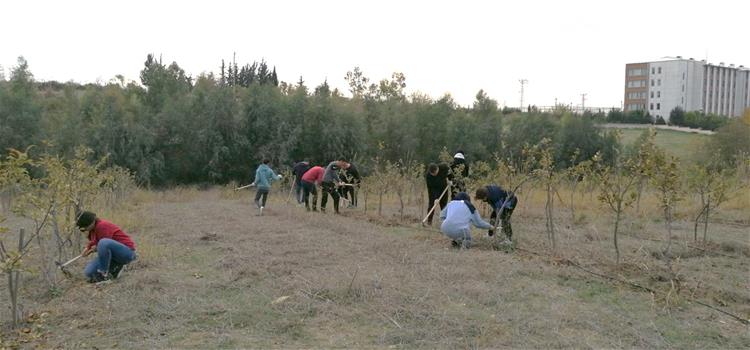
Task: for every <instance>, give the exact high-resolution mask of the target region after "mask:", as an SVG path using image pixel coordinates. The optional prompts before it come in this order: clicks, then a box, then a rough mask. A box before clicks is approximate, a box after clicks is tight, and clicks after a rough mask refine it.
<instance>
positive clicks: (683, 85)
mask: <svg viewBox="0 0 750 350" xmlns="http://www.w3.org/2000/svg"><path fill="white" fill-rule="evenodd" d="M682 92H685V84H682Z"/></svg>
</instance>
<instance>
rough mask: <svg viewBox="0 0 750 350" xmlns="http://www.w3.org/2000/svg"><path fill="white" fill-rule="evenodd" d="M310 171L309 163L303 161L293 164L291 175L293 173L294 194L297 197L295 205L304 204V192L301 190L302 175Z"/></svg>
mask: <svg viewBox="0 0 750 350" xmlns="http://www.w3.org/2000/svg"><path fill="white" fill-rule="evenodd" d="M309 169H310V162H308V161H306V160H303V161H301V162H299V163H297V164H294V168H292V173H294V194H295V195H296V196H297V203H300V204H302V203H304V200H305V199H304V191H303V189H302V175H305V172H307V170H309Z"/></svg>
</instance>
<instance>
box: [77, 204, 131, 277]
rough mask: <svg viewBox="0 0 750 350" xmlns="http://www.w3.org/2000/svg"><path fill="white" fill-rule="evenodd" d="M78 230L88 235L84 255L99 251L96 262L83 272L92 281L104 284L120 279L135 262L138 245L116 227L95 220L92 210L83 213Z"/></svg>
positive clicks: (100, 220) (78, 222)
mask: <svg viewBox="0 0 750 350" xmlns="http://www.w3.org/2000/svg"><path fill="white" fill-rule="evenodd" d="M76 226H78V229H79V230H80V231H81V232H83V233H86V234H87V235H88V239H89V242H88V244H86V247H85V248H84V249H83V252H82V253H81V256H88V255H89V254H91V253H92V252H94V251H95V252H96V255H97V256H96V259H93V260H91V261H90V262H89V263H88V264H87V265H86V268H85V269H84V271H83V273H84V275H85V276H86V278H88V280H89V282H91V283H95V282H101V281H105V280H108V279H114V278H117V277H118V276H119V275H120V272H121V271H122V268H123V267H124V266H125V265H127V264H129V263H130V262H131V261H133V260H135V258H136V254H135V243H133V240H132V239H131V238H130V236H128V234H127V233H125V231H123V230H122V229H121V228H119V227H118V226H117V225H115V224H113V223H111V222H109V221H107V220H104V219H100V218H97V217H96V214H94V213H92V212H90V211H84V212H83V213H81V214H80V215H79V216H78V219H77V220H76Z"/></svg>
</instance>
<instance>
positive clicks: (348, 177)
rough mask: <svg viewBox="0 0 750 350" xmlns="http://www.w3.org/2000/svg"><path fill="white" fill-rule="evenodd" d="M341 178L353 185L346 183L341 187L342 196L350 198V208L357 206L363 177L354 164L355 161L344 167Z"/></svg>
mask: <svg viewBox="0 0 750 350" xmlns="http://www.w3.org/2000/svg"><path fill="white" fill-rule="evenodd" d="M341 179H342V180H343V181H344V182H346V183H347V184H350V185H352V186H348V185H344V186H341V188H340V189H339V190H340V192H341V197H343V198H346V199H347V200H349V205H348V206H347V207H348V208H356V207H357V192H358V191H359V185H360V183H362V177H360V175H359V170H357V167H356V166H354V164H353V163H349V167H348V168H346V169H344V171H343V174H342V176H341Z"/></svg>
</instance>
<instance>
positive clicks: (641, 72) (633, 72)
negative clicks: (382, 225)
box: [628, 68, 647, 77]
mask: <svg viewBox="0 0 750 350" xmlns="http://www.w3.org/2000/svg"><path fill="white" fill-rule="evenodd" d="M646 72H647V70H645V69H642V68H635V69H628V76H629V77H638V76H642V75H646Z"/></svg>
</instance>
